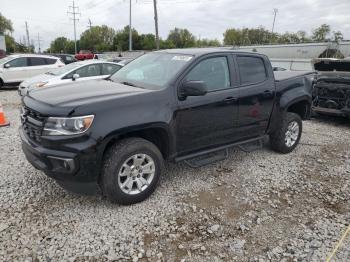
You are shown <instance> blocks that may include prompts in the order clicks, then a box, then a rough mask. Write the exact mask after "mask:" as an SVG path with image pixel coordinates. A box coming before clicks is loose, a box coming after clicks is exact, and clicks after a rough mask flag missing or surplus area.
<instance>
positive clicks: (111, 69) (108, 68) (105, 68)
mask: <svg viewBox="0 0 350 262" xmlns="http://www.w3.org/2000/svg"><path fill="white" fill-rule="evenodd" d="M120 68H121V66H119V65H113V64H102V75H111V74H114V73H115V72H117V71H118V70H119V69H120Z"/></svg>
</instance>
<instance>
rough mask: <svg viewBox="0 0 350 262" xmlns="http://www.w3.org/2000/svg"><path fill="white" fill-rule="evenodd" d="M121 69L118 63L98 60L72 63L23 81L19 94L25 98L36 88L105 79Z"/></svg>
mask: <svg viewBox="0 0 350 262" xmlns="http://www.w3.org/2000/svg"><path fill="white" fill-rule="evenodd" d="M121 67H122V65H119V64H117V63H112V62H103V61H98V60H87V61H80V62H76V63H72V64H69V65H66V66H64V67H61V68H57V69H53V70H50V71H48V72H46V73H45V74H41V75H37V76H34V77H32V78H29V79H27V80H25V81H23V82H22V83H21V84H20V85H19V88H18V93H19V94H20V95H21V96H24V95H26V94H27V93H28V92H29V91H30V90H32V89H36V88H43V87H49V86H54V85H59V84H64V83H71V82H72V81H77V82H81V81H87V80H93V79H105V78H107V77H109V76H110V75H112V74H114V73H115V72H117V71H118V70H119V69H120V68H121Z"/></svg>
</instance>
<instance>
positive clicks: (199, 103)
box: [175, 55, 238, 155]
mask: <svg viewBox="0 0 350 262" xmlns="http://www.w3.org/2000/svg"><path fill="white" fill-rule="evenodd" d="M192 80H197V81H203V82H204V83H205V84H206V86H207V90H208V93H207V94H206V95H204V96H193V97H187V98H186V99H185V100H184V101H179V105H178V106H179V107H178V110H177V112H176V114H175V119H176V136H177V145H178V148H177V152H178V154H179V155H181V154H186V153H191V152H192V151H196V150H200V149H205V148H210V147H216V146H219V145H222V144H226V143H228V142H232V141H234V140H235V130H236V126H237V123H238V104H237V98H238V89H237V88H236V86H237V85H238V82H237V77H236V72H235V70H234V68H233V60H232V57H231V56H228V55H220V56H217V55H216V56H214V57H207V58H204V59H202V60H201V61H199V62H198V63H197V64H196V65H194V67H193V68H192V69H191V70H190V71H189V72H188V73H187V75H186V76H185V77H184V79H183V80H182V83H183V82H186V81H192ZM180 85H181V84H180Z"/></svg>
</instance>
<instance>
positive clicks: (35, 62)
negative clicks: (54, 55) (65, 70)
mask: <svg viewBox="0 0 350 262" xmlns="http://www.w3.org/2000/svg"><path fill="white" fill-rule="evenodd" d="M29 60H30V66H41V65H46V59H45V58H42V57H30V58H29Z"/></svg>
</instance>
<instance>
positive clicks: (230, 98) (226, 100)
mask: <svg viewBox="0 0 350 262" xmlns="http://www.w3.org/2000/svg"><path fill="white" fill-rule="evenodd" d="M237 100H238V98H237V97H234V96H229V97H226V98H225V99H224V101H225V102H229V101H237Z"/></svg>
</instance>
